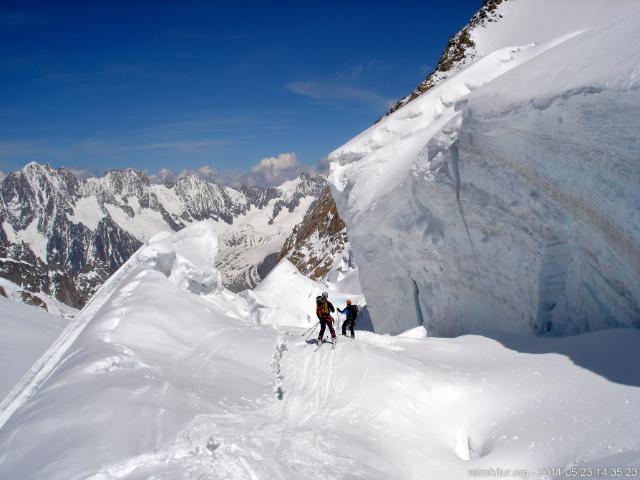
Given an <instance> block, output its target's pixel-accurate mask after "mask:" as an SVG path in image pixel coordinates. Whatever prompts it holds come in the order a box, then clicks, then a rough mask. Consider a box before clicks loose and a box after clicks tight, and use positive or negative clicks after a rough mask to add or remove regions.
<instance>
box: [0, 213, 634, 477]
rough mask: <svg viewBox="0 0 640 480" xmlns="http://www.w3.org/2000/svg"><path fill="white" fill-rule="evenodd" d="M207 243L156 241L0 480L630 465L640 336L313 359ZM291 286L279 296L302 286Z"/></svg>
mask: <svg viewBox="0 0 640 480" xmlns="http://www.w3.org/2000/svg"><path fill="white" fill-rule="evenodd" d="M216 236H217V233H216V226H215V225H211V224H195V225H193V226H191V227H188V228H187V229H185V230H183V231H181V232H179V233H177V234H174V235H172V236H167V235H161V236H159V237H156V238H155V239H152V241H151V242H150V243H149V244H148V245H147V246H145V247H143V249H141V251H140V252H139V253H137V254H136V255H135V256H134V257H133V258H132V259H131V260H130V262H129V263H127V265H125V267H123V269H121V270H120V271H119V272H118V273H117V274H116V275H114V276H113V277H112V279H111V280H110V281H109V283H107V284H105V286H103V287H102V289H101V290H100V291H99V292H98V293H97V294H96V296H95V297H94V299H92V300H91V302H89V304H88V305H87V307H86V308H85V310H84V311H83V312H87V311H88V309H92V310H93V311H94V313H93V315H92V318H90V319H89V321H88V322H86V327H85V328H84V329H83V331H82V332H81V333H80V334H79V335H77V339H76V340H75V341H74V342H73V343H72V344H70V345H69V346H68V347H67V349H66V353H65V354H64V355H63V356H62V358H61V359H60V360H59V361H57V362H56V363H55V368H53V369H52V370H51V371H50V374H49V375H48V377H47V379H46V381H44V382H42V383H41V384H40V388H39V389H38V390H37V391H36V392H34V393H33V395H32V396H31V397H30V398H29V399H28V401H27V402H26V403H25V404H24V405H23V406H22V407H21V408H19V409H18V410H17V411H15V413H13V415H12V416H10V418H8V421H7V422H6V423H5V424H4V425H3V426H2V427H1V428H0V452H1V453H0V477H1V478H20V479H24V480H28V479H42V478H47V479H51V480H55V479H64V480H69V479H93V480H105V479H131V480H133V479H149V478H157V479H160V478H172V479H173V478H201V479H256V478H278V479H298V478H310V479H332V478H335V479H379V478H385V479H392V480H393V479H412V478H427V477H428V478H446V479H463V478H469V475H470V470H472V471H477V470H476V469H490V468H501V469H503V470H504V469H519V472H520V473H521V475H520V476H523V475H522V474H523V471H524V470H526V473H527V474H528V476H531V477H533V476H534V475H535V474H536V473H538V472H539V471H541V469H542V468H543V467H545V466H555V467H562V466H576V465H577V466H595V465H598V466H604V465H614V464H615V465H616V466H619V467H624V466H627V465H632V466H635V467H638V466H640V444H639V443H638V439H639V438H640V388H639V386H640V375H639V374H638V373H637V369H634V368H629V366H633V365H637V364H638V362H639V360H640V353H638V349H637V348H635V346H636V345H637V344H638V342H639V341H640V331H637V330H632V331H623V330H607V331H602V332H595V333H589V334H585V335H580V336H576V337H571V338H566V339H540V338H533V337H526V336H517V335H510V336H508V335H503V336H502V337H500V342H498V341H495V340H489V339H487V338H483V337H478V336H465V337H460V338H457V339H436V338H424V334H420V332H419V331H412V332H411V333H410V334H409V335H408V336H406V337H389V336H381V335H376V334H373V333H369V332H358V339H357V340H356V341H352V340H348V339H345V340H343V341H340V342H339V343H338V345H337V348H336V349H335V350H331V348H330V347H329V346H322V347H321V349H320V350H319V351H318V352H314V351H313V350H314V348H315V347H314V345H313V344H309V343H306V342H305V341H304V337H302V335H301V334H302V332H303V331H304V329H303V328H298V327H293V326H290V327H285V326H278V327H275V326H272V325H258V324H256V323H255V322H253V321H251V320H250V315H249V305H248V304H247V302H245V301H244V300H243V299H242V298H241V297H239V296H237V295H235V294H232V293H230V292H229V291H227V290H225V289H224V288H222V286H221V283H220V276H219V273H218V272H216V270H215V268H214V267H213V265H214V263H215V259H214V256H215V254H216V251H217V246H216V245H217V241H216ZM282 265H284V267H282V269H283V270H285V272H284V273H286V271H287V270H289V274H291V271H290V268H287V264H286V263H284V264H282ZM281 274H282V273H281ZM296 278H297V280H295V281H294V280H291V281H289V283H288V284H287V287H288V288H290V292H291V293H295V292H297V291H304V290H305V289H306V288H307V287H305V285H306V284H305V285H298V281H302V280H304V279H301V278H299V277H296ZM85 314H86V313H85ZM82 316H83V314H82V313H81V314H80V315H79V317H82ZM542 473H545V472H542ZM546 473H549V472H546ZM540 478H551V475H549V474H545V475H542V476H541V477H540Z"/></svg>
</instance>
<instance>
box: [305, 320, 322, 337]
mask: <svg viewBox="0 0 640 480" xmlns="http://www.w3.org/2000/svg"><path fill="white" fill-rule="evenodd" d="M319 324H320V322H316V324H315V325H314V326H313V327H311V328H310V329H309V330H307V331H306V332H304V333H303V334H302V336H303V337H304V336H305V335H306V334H307V333H310V332H312V331H314V330H315V329H316V327H317V326H318V325H319Z"/></svg>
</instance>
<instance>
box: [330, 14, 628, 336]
mask: <svg viewBox="0 0 640 480" xmlns="http://www.w3.org/2000/svg"><path fill="white" fill-rule="evenodd" d="M621 5H622V4H621ZM624 5H625V8H626V7H628V4H626V3H625V4H624ZM614 10H615V9H612V8H609V9H608V10H607V11H606V12H604V10H603V15H602V16H601V19H600V20H599V21H597V22H596V23H594V25H593V26H591V27H590V28H586V29H584V30H581V31H578V32H566V34H564V35H562V36H561V37H558V38H555V39H548V40H547V41H546V42H541V43H535V42H534V43H532V44H527V45H520V46H517V45H516V46H514V47H512V48H507V49H503V50H501V51H498V52H494V53H492V54H490V55H487V56H486V57H484V58H482V59H480V60H479V61H478V62H477V63H475V64H474V65H472V66H471V67H468V68H467V69H465V70H463V71H462V72H460V73H459V74H457V75H456V76H453V77H451V78H450V79H448V80H447V81H445V82H443V83H442V84H441V85H440V86H438V87H436V88H434V89H433V90H431V91H429V92H427V93H426V94H424V95H423V96H421V97H420V98H418V99H417V100H415V101H414V102H412V103H410V104H409V105H407V106H406V107H404V108H402V109H400V110H398V111H397V112H395V113H394V114H393V115H391V116H390V117H388V118H387V119H386V120H384V121H383V122H381V123H380V124H378V125H376V126H374V127H372V128H370V129H369V130H367V131H365V132H363V133H362V134H361V135H360V136H358V137H356V138H355V139H354V140H352V141H351V142H349V143H347V144H346V145H345V146H343V147H341V148H340V149H338V150H337V151H336V152H334V153H333V154H332V155H331V159H332V162H333V163H332V169H331V174H330V180H331V183H332V186H333V194H334V196H335V197H336V201H337V204H338V208H339V210H340V214H341V216H342V217H343V218H344V219H345V222H346V224H347V231H348V235H349V238H350V240H351V242H352V245H353V248H354V252H355V254H356V261H357V264H358V266H359V268H360V279H361V283H362V287H363V290H364V294H365V295H366V297H367V300H368V303H369V309H370V312H371V317H372V319H373V322H374V325H375V328H376V331H387V332H392V333H397V332H400V331H402V330H405V329H408V328H411V327H414V326H416V325H418V324H424V326H425V327H426V328H427V330H428V331H429V332H430V333H431V334H434V335H457V334H462V333H467V332H477V331H487V330H508V331H516V332H522V333H532V334H551V335H565V334H571V333H577V332H581V331H587V330H595V329H600V328H606V327H611V326H635V327H638V326H640V188H639V187H640V159H639V155H640V154H639V152H640V148H639V147H640V145H639V137H640V90H639V88H640V67H639V65H640V35H639V34H638V32H639V31H640V30H639V29H638V28H637V25H638V24H640V15H639V14H638V12H637V11H636V12H630V11H629V10H628V9H627V10H626V11H625V12H624V15H619V16H616V15H615V11H614ZM550 13H551V12H550ZM605 13H606V15H605ZM595 17H596V16H595V15H594V18H595Z"/></svg>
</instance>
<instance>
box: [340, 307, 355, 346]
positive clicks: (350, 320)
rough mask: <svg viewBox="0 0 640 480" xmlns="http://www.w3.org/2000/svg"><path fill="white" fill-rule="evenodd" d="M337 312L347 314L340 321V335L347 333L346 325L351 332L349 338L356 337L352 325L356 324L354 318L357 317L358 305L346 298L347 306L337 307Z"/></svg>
mask: <svg viewBox="0 0 640 480" xmlns="http://www.w3.org/2000/svg"><path fill="white" fill-rule="evenodd" d="M338 312H340V313H343V314H345V315H346V316H347V319H346V320H345V321H344V322H342V335H344V336H346V335H347V326H348V327H349V331H350V332H351V338H356V335H355V333H354V332H353V327H355V326H356V318H358V305H355V304H353V303H352V302H351V299H349V300H347V306H346V307H344V308H343V309H342V310H340V309H338Z"/></svg>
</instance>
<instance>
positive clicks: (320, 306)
mask: <svg viewBox="0 0 640 480" xmlns="http://www.w3.org/2000/svg"><path fill="white" fill-rule="evenodd" d="M332 312H335V307H334V306H333V304H332V303H331V302H330V301H329V294H328V293H327V292H322V295H320V296H318V297H316V315H317V317H318V321H319V322H320V334H319V335H318V345H320V344H321V343H322V339H323V338H324V330H325V328H326V327H329V332H331V341H332V342H333V343H334V345H335V342H336V331H335V330H334V329H333V317H332V316H331V313H332Z"/></svg>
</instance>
